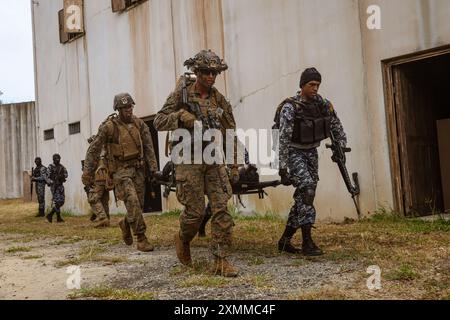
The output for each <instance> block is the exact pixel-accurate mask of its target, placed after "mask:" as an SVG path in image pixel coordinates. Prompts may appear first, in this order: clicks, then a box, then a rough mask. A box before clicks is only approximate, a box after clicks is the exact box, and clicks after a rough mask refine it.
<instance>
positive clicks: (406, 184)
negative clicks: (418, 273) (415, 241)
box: [385, 50, 450, 216]
mask: <svg viewBox="0 0 450 320" xmlns="http://www.w3.org/2000/svg"><path fill="white" fill-rule="evenodd" d="M388 67H389V68H388V69H387V70H385V71H387V72H388V75H386V74H385V76H387V77H386V78H385V79H386V80H387V83H386V85H387V86H389V90H388V94H389V93H390V97H388V103H387V105H388V112H387V115H388V125H389V135H390V137H389V140H390V142H391V149H393V150H391V158H392V157H394V159H391V160H392V164H393V166H392V168H393V170H392V174H393V181H394V189H395V190H394V191H396V192H395V193H396V194H395V195H396V202H397V209H400V211H402V212H403V213H404V214H405V215H408V216H413V215H414V216H422V215H429V214H432V213H435V212H444V211H445V210H446V205H445V202H446V201H444V198H445V197H447V193H448V190H449V187H450V185H449V184H450V181H448V179H447V178H446V173H445V172H446V171H448V170H449V166H450V163H443V162H442V161H441V160H442V159H440V153H442V157H444V156H445V155H444V154H446V153H448V152H449V151H450V150H449V149H450V136H448V135H447V134H443V132H445V130H443V129H442V127H443V126H444V127H445V126H450V122H447V121H442V120H445V119H450V98H449V97H450V96H449V94H448V93H449V91H448V90H450V72H449V70H450V52H448V50H447V51H444V52H441V53H440V54H432V52H429V53H425V54H424V56H423V57H421V58H420V57H418V56H411V57H410V58H409V59H408V58H405V57H404V58H400V59H399V61H397V62H395V61H394V62H392V61H391V62H389V63H388ZM390 108H391V109H390ZM438 127H439V130H438ZM447 132H448V131H447ZM447 209H448V208H447Z"/></svg>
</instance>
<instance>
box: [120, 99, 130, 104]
mask: <svg viewBox="0 0 450 320" xmlns="http://www.w3.org/2000/svg"><path fill="white" fill-rule="evenodd" d="M120 101H122V104H128V98H127V97H123V98H122V99H120Z"/></svg>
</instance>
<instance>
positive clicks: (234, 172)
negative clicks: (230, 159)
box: [230, 167, 239, 184]
mask: <svg viewBox="0 0 450 320" xmlns="http://www.w3.org/2000/svg"><path fill="white" fill-rule="evenodd" d="M230 181H231V183H232V184H234V183H238V182H239V168H238V167H232V168H231V171H230Z"/></svg>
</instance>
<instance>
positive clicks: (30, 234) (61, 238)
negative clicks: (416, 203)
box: [0, 200, 450, 300]
mask: <svg viewBox="0 0 450 320" xmlns="http://www.w3.org/2000/svg"><path fill="white" fill-rule="evenodd" d="M35 210H36V208H35V205H34V204H28V203H24V202H22V201H20V200H11V201H3V202H2V201H0V299H258V300H259V299H448V298H449V297H450V259H449V257H450V224H449V222H448V221H447V220H442V219H437V220H436V219H435V221H421V220H411V219H405V218H401V217H397V216H394V215H392V214H384V215H383V214H380V215H378V216H374V217H373V218H372V219H367V220H363V221H360V222H347V223H343V224H320V225H318V226H317V227H318V229H316V230H315V239H316V241H317V243H318V244H319V246H321V248H322V249H324V251H325V255H323V256H320V257H315V258H305V257H303V256H293V255H288V254H279V253H278V251H277V250H276V243H277V241H278V237H279V235H280V234H281V232H282V230H283V228H284V224H285V221H284V220H283V219H280V218H279V217H275V216H271V215H266V216H264V215H263V216H257V217H253V218H242V217H239V216H236V217H235V221H236V226H235V229H234V231H233V232H234V235H235V236H234V240H233V247H234V253H233V255H232V257H231V261H232V262H233V263H234V264H235V265H236V266H237V267H238V268H239V270H240V275H239V277H237V278H234V279H226V278H222V277H217V276H212V275H211V274H210V272H209V264H210V261H209V258H210V256H209V253H208V246H209V242H210V238H209V237H207V238H203V239H200V238H195V239H194V241H193V242H192V256H193V258H194V268H192V269H190V268H185V267H183V266H181V265H180V264H179V262H178V261H177V258H176V255H175V249H174V244H173V238H172V236H173V234H174V233H175V232H177V230H178V213H176V212H169V213H166V214H164V215H161V216H146V217H145V219H146V224H147V225H148V226H150V227H149V230H148V236H149V239H150V241H151V242H152V243H153V244H155V245H156V250H155V251H154V252H151V253H141V252H138V251H136V250H135V248H134V247H127V246H125V245H124V244H122V242H121V240H120V239H121V234H120V229H119V228H118V227H117V224H118V222H119V220H120V219H121V217H119V216H117V217H116V216H114V217H112V220H111V227H110V228H107V229H102V230H98V229H94V228H93V227H92V224H91V223H90V222H89V220H88V219H87V218H86V217H78V216H73V215H69V214H68V215H66V216H64V217H65V220H66V223H64V224H49V223H47V222H45V221H42V220H41V219H36V218H34V214H35ZM293 241H294V243H295V244H297V245H298V244H299V242H300V241H301V240H300V235H298V234H297V235H296V237H295V238H294V240H293ZM371 265H376V266H379V270H380V271H381V274H380V281H381V286H382V288H381V289H380V290H371V289H369V288H368V287H367V279H368V278H369V276H370V274H368V273H367V271H366V270H367V268H368V267H369V266H371ZM69 266H77V267H79V271H80V285H81V290H74V289H69V288H68V287H67V281H68V278H69V277H71V276H72V278H73V276H74V275H71V274H69V273H67V268H68V267H69ZM75 275H76V274H75ZM69 284H70V282H69Z"/></svg>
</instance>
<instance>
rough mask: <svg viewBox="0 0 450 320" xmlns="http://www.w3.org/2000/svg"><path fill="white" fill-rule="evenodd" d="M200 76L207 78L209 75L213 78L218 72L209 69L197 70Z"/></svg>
mask: <svg viewBox="0 0 450 320" xmlns="http://www.w3.org/2000/svg"><path fill="white" fill-rule="evenodd" d="M198 71H199V72H200V73H201V74H202V75H204V76H209V75H210V74H211V75H213V76H217V74H218V72H217V71H215V70H211V69H200V70H198Z"/></svg>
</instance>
